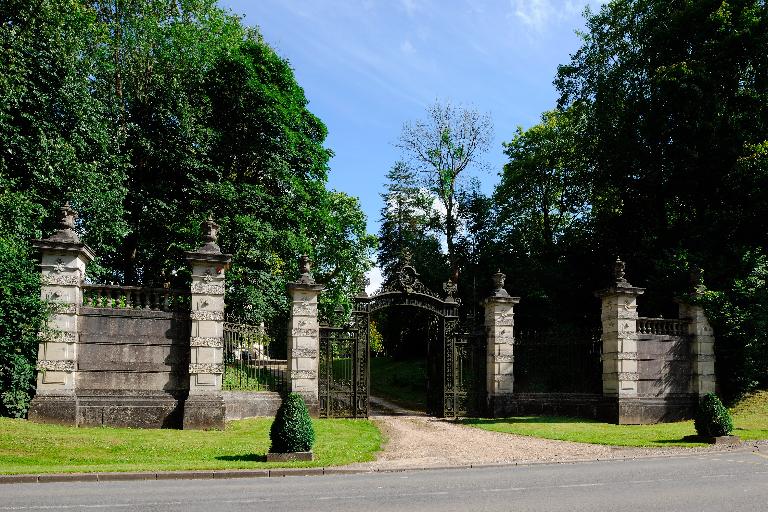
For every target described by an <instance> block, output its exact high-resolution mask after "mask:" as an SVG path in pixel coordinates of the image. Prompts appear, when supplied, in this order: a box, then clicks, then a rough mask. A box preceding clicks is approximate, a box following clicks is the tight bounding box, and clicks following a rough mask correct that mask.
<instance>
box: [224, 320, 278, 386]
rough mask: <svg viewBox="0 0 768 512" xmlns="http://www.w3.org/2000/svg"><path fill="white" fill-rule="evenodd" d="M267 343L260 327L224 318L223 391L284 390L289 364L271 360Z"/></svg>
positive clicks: (261, 326)
mask: <svg viewBox="0 0 768 512" xmlns="http://www.w3.org/2000/svg"><path fill="white" fill-rule="evenodd" d="M270 341H271V340H270V338H269V336H268V335H267V334H266V332H265V329H264V326H263V325H258V326H257V325H250V324H247V323H243V322H241V321H240V320H239V319H237V318H234V317H227V319H226V321H225V322H224V378H223V382H222V387H223V389H225V390H231V391H277V392H284V391H285V390H286V386H287V382H286V374H287V372H288V361H287V360H285V359H273V358H272V357H271V353H272V352H271V346H270Z"/></svg>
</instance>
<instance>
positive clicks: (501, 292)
mask: <svg viewBox="0 0 768 512" xmlns="http://www.w3.org/2000/svg"><path fill="white" fill-rule="evenodd" d="M491 279H492V280H493V296H494V297H509V293H507V290H505V289H504V281H505V280H506V279H507V275H506V274H504V273H503V272H502V271H501V269H498V270H496V273H495V274H493V275H492V276H491Z"/></svg>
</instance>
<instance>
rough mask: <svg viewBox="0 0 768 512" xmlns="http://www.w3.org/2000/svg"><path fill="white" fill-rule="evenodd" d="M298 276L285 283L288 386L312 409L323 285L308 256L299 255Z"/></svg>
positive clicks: (315, 404)
mask: <svg viewBox="0 0 768 512" xmlns="http://www.w3.org/2000/svg"><path fill="white" fill-rule="evenodd" d="M299 268H300V272H301V276H300V277H299V279H298V280H297V281H295V282H292V283H288V293H289V294H290V296H291V315H290V318H289V319H288V375H289V380H290V384H289V389H290V391H291V392H294V393H299V394H300V395H301V396H302V397H303V398H304V401H305V402H306V403H307V406H308V407H309V409H310V411H311V412H314V413H316V412H317V407H318V362H319V358H320V357H319V356H320V324H319V321H318V297H319V296H320V293H321V292H322V291H323V290H324V289H325V286H324V285H322V284H319V283H316V282H315V280H314V278H313V277H312V273H311V267H310V260H309V257H308V256H306V255H302V256H301V258H299Z"/></svg>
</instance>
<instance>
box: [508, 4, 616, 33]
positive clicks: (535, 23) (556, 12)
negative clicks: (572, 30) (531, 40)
mask: <svg viewBox="0 0 768 512" xmlns="http://www.w3.org/2000/svg"><path fill="white" fill-rule="evenodd" d="M606 1H607V0H596V1H595V0H592V1H591V2H590V1H586V0H581V1H579V0H510V5H511V6H512V11H513V13H514V16H515V17H516V18H518V19H519V20H520V21H522V22H523V24H524V25H527V26H528V27H530V28H531V29H533V30H536V31H539V32H541V31H543V30H545V29H547V28H549V27H550V26H551V25H553V24H558V23H561V22H563V21H566V20H569V19H571V18H573V17H574V16H578V15H579V14H580V13H581V12H582V11H583V10H584V7H586V6H587V4H590V3H591V4H595V3H596V4H597V5H600V4H602V3H605V2H606Z"/></svg>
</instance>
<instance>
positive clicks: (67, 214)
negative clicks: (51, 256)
mask: <svg viewBox="0 0 768 512" xmlns="http://www.w3.org/2000/svg"><path fill="white" fill-rule="evenodd" d="M76 218H77V212H76V211H75V210H73V209H72V206H70V204H69V203H66V204H65V205H64V206H62V207H61V208H59V229H58V230H56V232H55V233H54V234H53V235H51V236H50V237H49V238H48V240H51V241H56V242H73V243H80V237H78V236H77V233H75V230H74V228H75V219H76Z"/></svg>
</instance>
